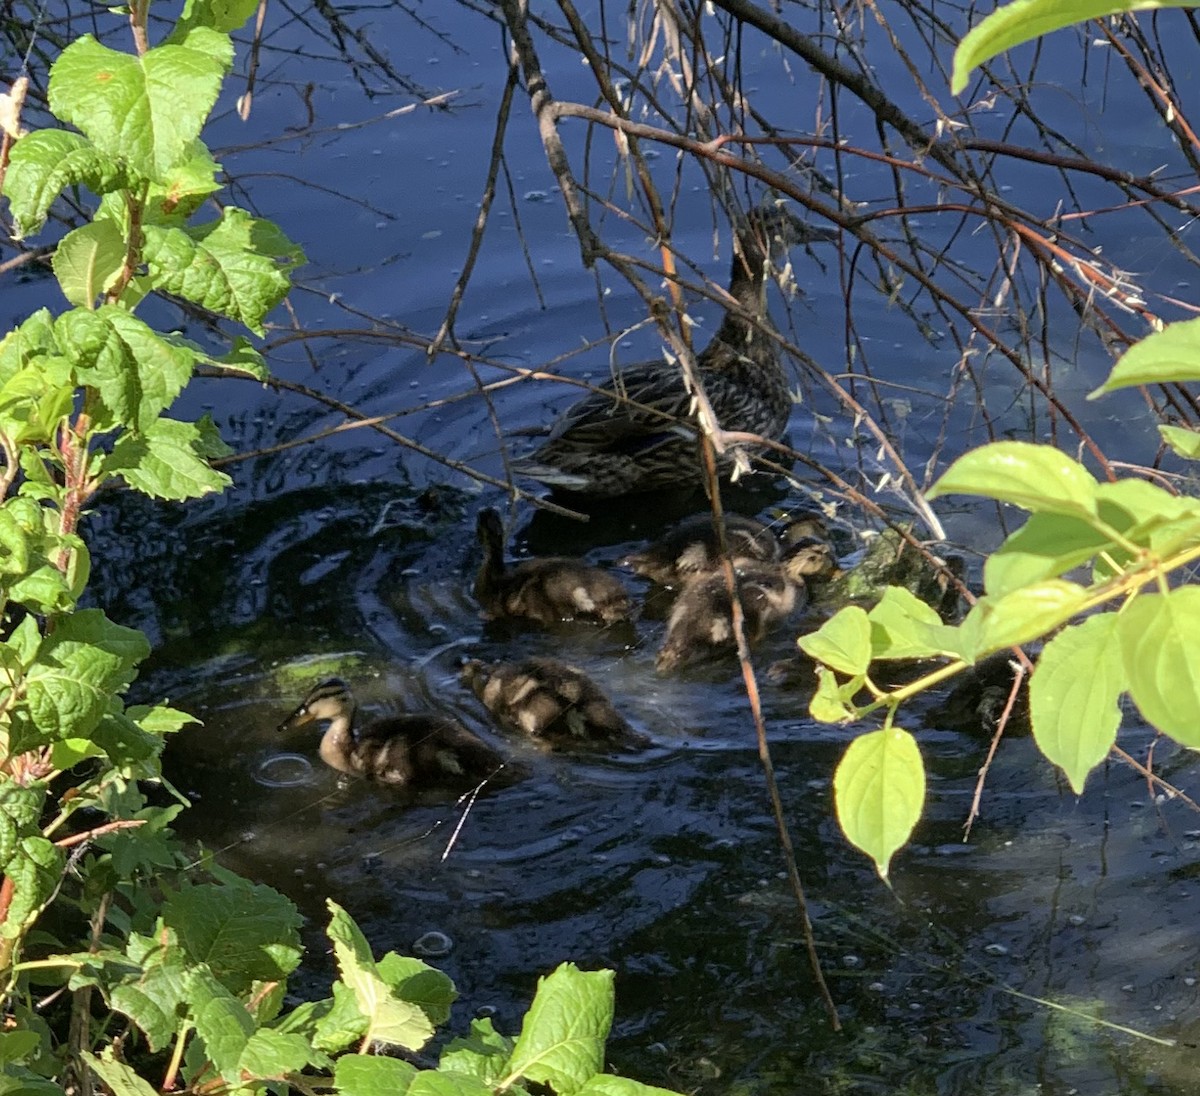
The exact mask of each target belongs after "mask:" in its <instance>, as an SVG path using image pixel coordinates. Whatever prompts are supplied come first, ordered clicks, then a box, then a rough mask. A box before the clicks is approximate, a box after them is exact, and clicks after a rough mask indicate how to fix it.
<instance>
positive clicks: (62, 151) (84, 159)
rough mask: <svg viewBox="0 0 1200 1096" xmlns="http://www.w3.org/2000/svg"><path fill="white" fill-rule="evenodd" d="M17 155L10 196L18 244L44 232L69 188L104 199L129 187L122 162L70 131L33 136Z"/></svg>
mask: <svg viewBox="0 0 1200 1096" xmlns="http://www.w3.org/2000/svg"><path fill="white" fill-rule="evenodd" d="M11 156H12V158H11V160H10V162H9V165H8V174H7V175H6V176H5V177H4V195H5V197H6V198H8V200H9V208H10V211H11V213H12V216H13V218H14V219H15V221H16V224H17V238H18V239H21V238H23V237H25V236H31V235H33V234H34V233H35V232H38V231H40V230H41V227H42V225H44V224H45V223H46V215H47V213H49V212H50V207H51V206H52V205H53V204H54V201H55V199H56V198H57V197H58V196H59V195H60V194H61V193H62V192H63V191H64V190H66V188H67V187H73V186H80V185H82V186H86V187H87V188H88V189H89V190H90V191H91V192H92V193H93V194H96V195H103V194H107V193H109V192H110V191H113V190H119V189H123V188H124V187H126V186H127V185H128V183H129V180H128V178H127V177H126V174H125V171H124V170H123V168H122V166H121V164H120V163H119V162H118V161H117V160H115V159H113V158H112V157H111V156H107V155H105V154H104V153H102V152H100V151H99V150H98V149H96V148H95V147H94V146H93V145H91V144H90V143H89V142H88V141H86V140H85V139H84V138H83V137H80V136H79V134H78V133H71V132H69V131H67V130H65V129H41V130H38V131H37V132H36V133H30V134H29V135H28V136H26V137H23V138H22V139H21V140H20V141H18V142H17V143H16V144H14V145H13V146H12V153H11Z"/></svg>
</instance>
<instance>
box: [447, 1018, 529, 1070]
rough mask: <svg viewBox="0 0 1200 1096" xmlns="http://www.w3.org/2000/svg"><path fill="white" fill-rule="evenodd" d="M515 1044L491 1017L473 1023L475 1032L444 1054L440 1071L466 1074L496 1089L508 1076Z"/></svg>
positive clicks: (452, 1045)
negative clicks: (495, 1025) (502, 1032)
mask: <svg viewBox="0 0 1200 1096" xmlns="http://www.w3.org/2000/svg"><path fill="white" fill-rule="evenodd" d="M512 1048H513V1040H512V1039H510V1038H509V1037H508V1036H506V1035H501V1034H500V1033H499V1032H498V1031H497V1030H496V1029H495V1027H494V1026H493V1024H492V1021H491V1018H490V1017H486V1016H485V1017H483V1018H482V1019H478V1020H472V1021H471V1032H470V1034H469V1035H467V1036H465V1037H460V1038H457V1039H452V1040H451V1041H450V1042H449V1043H448V1044H447V1045H446V1049H445V1050H443V1051H442V1056H441V1059H440V1060H439V1062H438V1068H439V1069H440V1070H443V1071H445V1072H448V1073H465V1074H467V1075H469V1076H471V1077H474V1078H475V1079H476V1080H479V1081H482V1082H483V1083H484V1084H486V1085H487V1086H488V1087H490V1088H494V1087H495V1086H496V1085H497V1084H499V1083H500V1081H501V1080H503V1078H505V1077H506V1076H507V1075H508V1073H509V1069H508V1061H509V1058H510V1057H511V1056H512Z"/></svg>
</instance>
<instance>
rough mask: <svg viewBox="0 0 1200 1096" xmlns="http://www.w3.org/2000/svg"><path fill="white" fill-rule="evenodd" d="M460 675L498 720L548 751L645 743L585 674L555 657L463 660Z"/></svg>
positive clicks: (629, 745) (630, 745)
mask: <svg viewBox="0 0 1200 1096" xmlns="http://www.w3.org/2000/svg"><path fill="white" fill-rule="evenodd" d="M462 678H463V681H464V682H466V684H467V685H469V686H470V688H471V689H472V690H473V691H474V693H475V695H476V696H477V697H479V699H480V700H481V701H482V702H483V706H484V707H485V708H487V710H488V711H489V712H491V713H492V715H493V716H494V717H495V719H496V721H497V722H498V723H500V724H501V725H502V726H504V727H507V728H508V729H509V730H514V731H519V732H521V733H523V734H527V735H529V737H530V738H533V739H535V740H537V741H538V742H540V743H542V744H544V745H546V746H549V747H551V748H552V749H589V748H591V749H596V748H611V747H614V746H618V747H633V746H641V745H645V742H646V740H645V738H644V737H643V736H642V735H640V734H639V733H638V732H637V731H635V730H634V729H633V728H632V727H631V726H630V725H629V723H628V722H626V720H625V718H624V716H622V715H621V713H620V712H618V711H617V709H616V708H614V707H613V705H612V702H611V701H610V700H609V699H608V697H607V696H605V695H604V693H603V692H602V691H601V689H600V687H599V686H598V685H597V684H596V683H595V682H594V681H592V679H591V678H590V677H588V676H587V675H586V674H585V673H583V671H582V670H577V669H576V668H575V667H574V666H569V665H567V663H565V662H559V661H558V659H555V658H527V659H525V660H524V661H522V662H495V663H492V664H491V665H488V664H486V663H484V662H481V661H480V660H479V659H469V660H468V661H467V662H465V663H464V664H463V667H462Z"/></svg>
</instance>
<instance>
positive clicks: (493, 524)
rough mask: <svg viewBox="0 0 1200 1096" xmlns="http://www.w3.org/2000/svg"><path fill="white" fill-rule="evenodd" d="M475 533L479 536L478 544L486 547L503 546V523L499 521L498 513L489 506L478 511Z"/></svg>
mask: <svg viewBox="0 0 1200 1096" xmlns="http://www.w3.org/2000/svg"><path fill="white" fill-rule="evenodd" d="M475 531H476V533H477V534H478V536H479V543H480V544H482V545H484V546H486V547H489V548H490V547H492V546H493V545H503V544H504V522H503V521H501V520H500V512H499V511H498V510H495V509H493V508H492V507H490V506H489V507H488V508H487V509H486V510H480V511H479V517H478V518H477V519H476V521H475Z"/></svg>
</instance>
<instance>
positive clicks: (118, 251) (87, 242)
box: [52, 221, 125, 308]
mask: <svg viewBox="0 0 1200 1096" xmlns="http://www.w3.org/2000/svg"><path fill="white" fill-rule="evenodd" d="M52 265H53V267H54V276H55V277H56V278H57V279H58V285H59V288H60V289H61V290H62V292H63V296H64V297H66V298H67V300H68V301H70V302H71V303H72V304H73V305H75V306H76V307H77V308H91V307H92V305H93V304H95V302H96V301H97V300H98V299H99V298H100V296H101V295H102V294H104V293H106V292H108V290H109V289H111V288H112V287H113V286H114V285H115V284H116V283H117V279H118V278H119V277H120V276H121V271H122V270H123V269H124V267H125V238H124V237H123V236H122V235H121V233H120V231H119V230H118V229H117V227H116V225H114V224H112V223H111V222H110V221H96V222H94V223H92V224H88V225H84V226H83V227H82V228H77V229H75V230H74V231H72V232H68V233H67V235H66V236H64V237H63V239H62V241H61V242H60V243H59V245H58V247H57V248H56V249H55V252H54V260H53V263H52Z"/></svg>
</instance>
